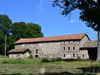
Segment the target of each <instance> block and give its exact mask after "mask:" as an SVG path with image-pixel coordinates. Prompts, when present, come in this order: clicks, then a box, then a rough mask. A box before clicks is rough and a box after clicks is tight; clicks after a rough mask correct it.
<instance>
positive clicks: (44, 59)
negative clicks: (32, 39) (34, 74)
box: [41, 58, 50, 62]
mask: <svg viewBox="0 0 100 75" xmlns="http://www.w3.org/2000/svg"><path fill="white" fill-rule="evenodd" d="M41 62H50V60H49V59H48V58H43V59H42V61H41Z"/></svg>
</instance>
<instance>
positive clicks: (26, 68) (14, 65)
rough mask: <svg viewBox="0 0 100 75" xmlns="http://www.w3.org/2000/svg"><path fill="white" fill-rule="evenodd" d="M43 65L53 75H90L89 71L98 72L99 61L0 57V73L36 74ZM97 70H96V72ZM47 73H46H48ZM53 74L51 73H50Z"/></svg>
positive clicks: (16, 74) (15, 74)
mask: <svg viewBox="0 0 100 75" xmlns="http://www.w3.org/2000/svg"><path fill="white" fill-rule="evenodd" d="M41 66H44V67H45V70H46V73H49V74H52V73H56V74H55V75H59V74H61V75H72V74H76V75H78V74H79V75H81V74H82V73H83V75H87V74H88V75H89V74H90V75H91V73H97V74H98V73H99V72H100V71H99V67H97V66H100V63H96V62H95V61H92V60H72V59H70V60H62V59H59V58H57V59H50V58H46V59H40V58H32V59H8V58H5V59H3V58H2V59H0V75H1V74H13V75H22V74H24V75H32V74H34V75H38V69H39V68H40V67H41ZM97 70H98V72H96V71H97ZM49 74H48V75H49ZM52 75H53V74H52Z"/></svg>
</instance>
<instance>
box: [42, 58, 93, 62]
mask: <svg viewBox="0 0 100 75" xmlns="http://www.w3.org/2000/svg"><path fill="white" fill-rule="evenodd" d="M55 61H65V62H73V61H93V60H90V59H61V58H44V59H42V61H41V62H46V63H47V62H55Z"/></svg>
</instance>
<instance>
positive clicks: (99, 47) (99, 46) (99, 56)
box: [97, 31, 100, 61]
mask: <svg viewBox="0 0 100 75" xmlns="http://www.w3.org/2000/svg"><path fill="white" fill-rule="evenodd" d="M97 61H100V31H98V41H97Z"/></svg>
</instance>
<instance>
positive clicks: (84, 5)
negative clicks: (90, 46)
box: [53, 0, 100, 61]
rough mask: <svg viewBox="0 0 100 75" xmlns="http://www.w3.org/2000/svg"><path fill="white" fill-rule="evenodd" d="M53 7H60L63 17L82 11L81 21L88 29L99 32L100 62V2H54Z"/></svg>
mask: <svg viewBox="0 0 100 75" xmlns="http://www.w3.org/2000/svg"><path fill="white" fill-rule="evenodd" d="M53 6H59V7H60V8H61V9H63V10H62V15H66V16H67V15H68V14H69V13H70V12H72V11H73V10H75V9H79V10H80V17H79V18H80V19H81V20H82V21H85V22H86V25H87V26H88V27H91V28H93V29H94V30H95V31H98V36H99V37H98V50H97V61H100V21H99V17H100V0H54V4H53Z"/></svg>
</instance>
